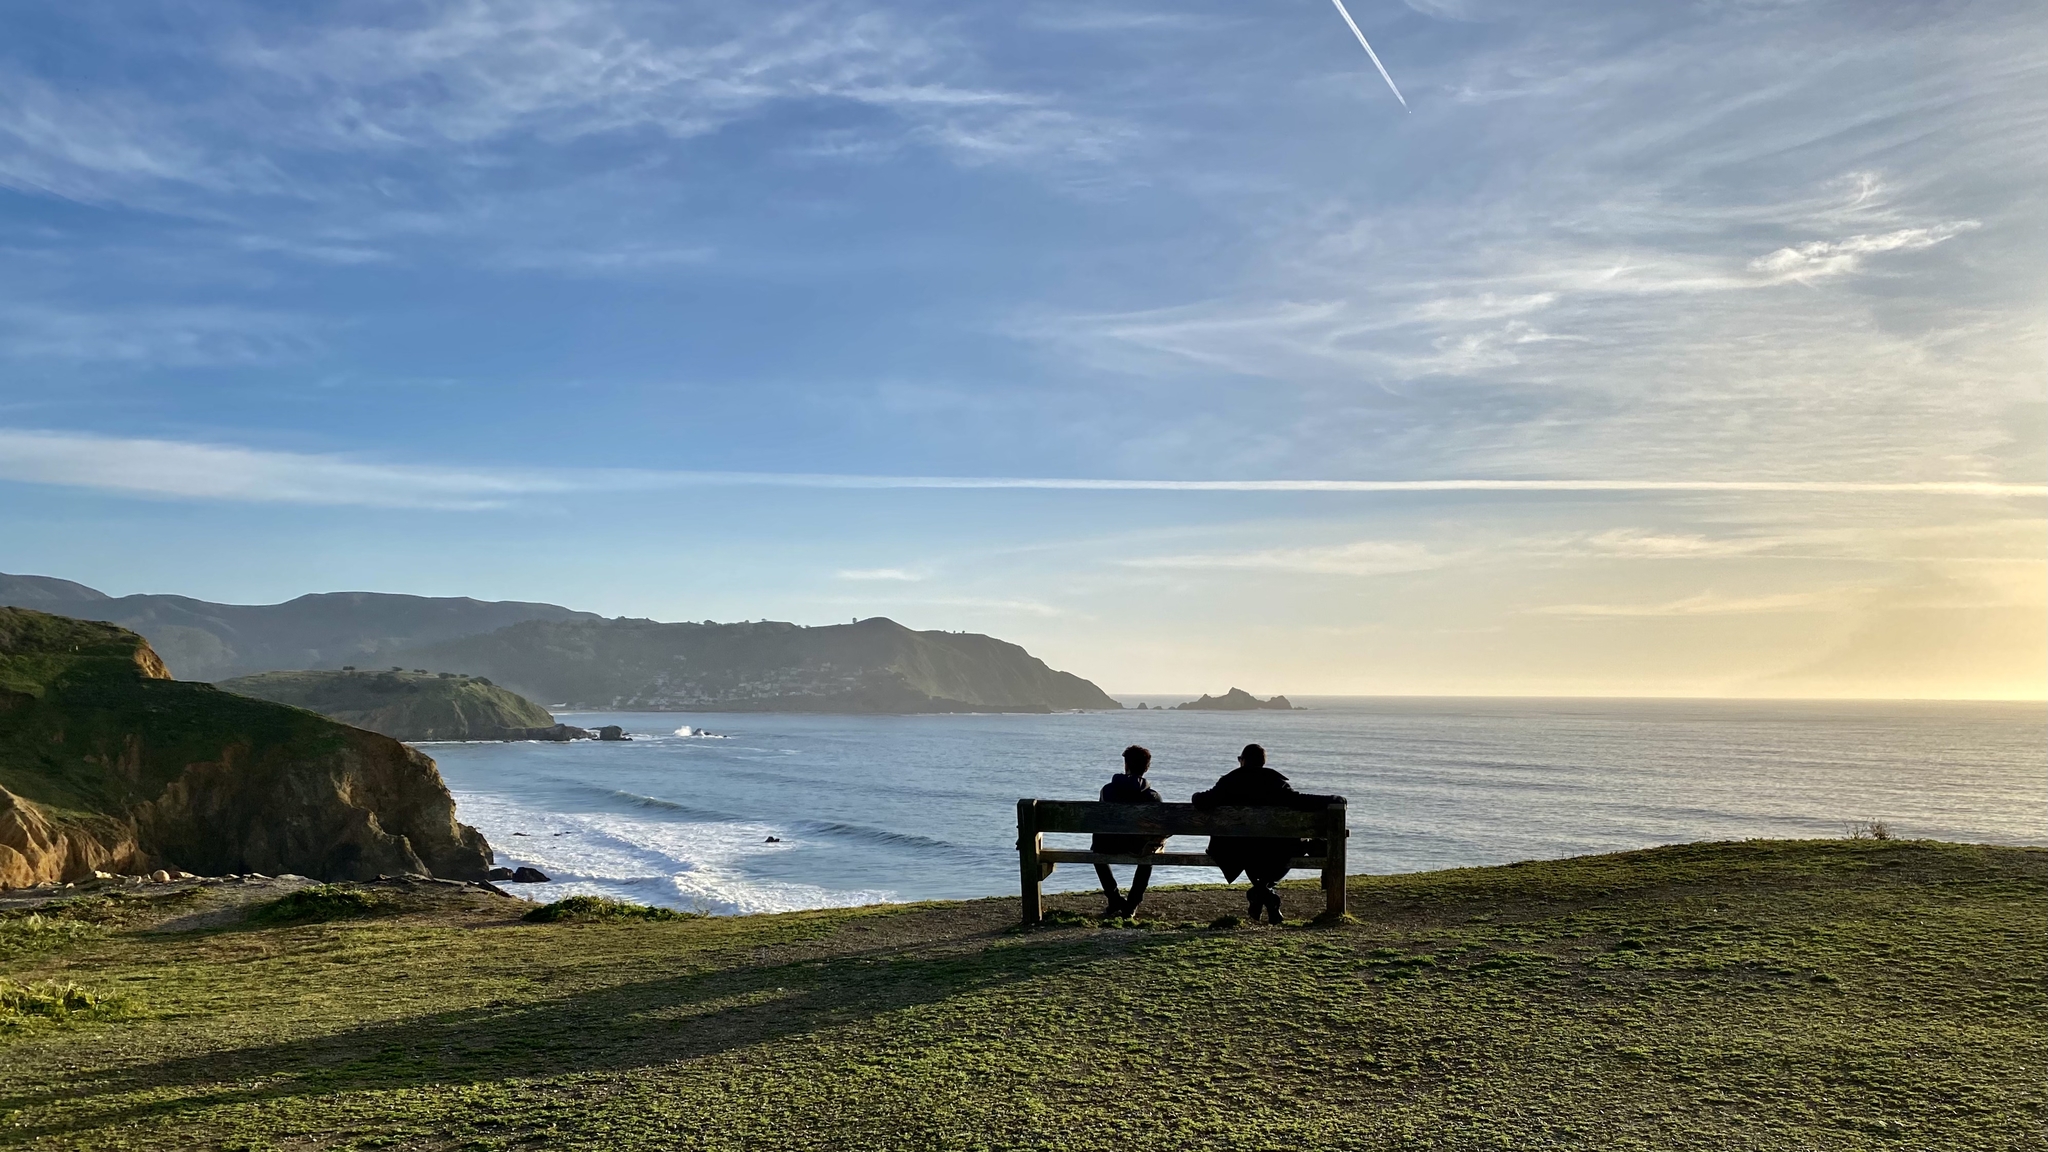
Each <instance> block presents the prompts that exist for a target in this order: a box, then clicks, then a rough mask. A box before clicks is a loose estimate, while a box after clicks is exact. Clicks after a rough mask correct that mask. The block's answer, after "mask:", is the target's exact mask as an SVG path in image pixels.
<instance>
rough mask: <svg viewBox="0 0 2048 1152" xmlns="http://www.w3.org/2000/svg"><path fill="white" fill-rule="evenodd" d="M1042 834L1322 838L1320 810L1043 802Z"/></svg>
mask: <svg viewBox="0 0 2048 1152" xmlns="http://www.w3.org/2000/svg"><path fill="white" fill-rule="evenodd" d="M1036 820H1037V828H1038V830H1039V831H1040V832H1106V833H1112V834H1124V835H1151V836H1304V837H1307V836H1320V835H1321V834H1322V831H1323V829H1324V828H1325V827H1327V826H1328V823H1327V819H1326V816H1325V813H1324V812H1323V811H1321V810H1315V811H1307V812H1301V811H1295V810H1292V809H1287V808H1210V809H1207V810H1204V809H1201V808H1197V807H1195V806H1194V805H1193V804H1110V803H1104V802H1102V801H1098V800H1040V801H1038V802H1037V805H1036Z"/></svg>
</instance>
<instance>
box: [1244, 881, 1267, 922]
mask: <svg viewBox="0 0 2048 1152" xmlns="http://www.w3.org/2000/svg"><path fill="white" fill-rule="evenodd" d="M1244 899H1245V903H1246V904H1247V905H1249V906H1250V908H1251V919H1253V920H1257V919H1258V918H1259V913H1260V912H1261V911H1263V910H1264V909H1265V907H1266V888H1265V885H1263V884H1260V883H1259V882H1258V881H1257V880H1254V881H1252V888H1251V891H1249V892H1247V893H1245V894H1244Z"/></svg>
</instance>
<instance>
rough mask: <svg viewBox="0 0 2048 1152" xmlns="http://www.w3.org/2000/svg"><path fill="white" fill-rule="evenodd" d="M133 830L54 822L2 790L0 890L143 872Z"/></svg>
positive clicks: (99, 823) (107, 824)
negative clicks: (95, 874) (97, 874)
mask: <svg viewBox="0 0 2048 1152" xmlns="http://www.w3.org/2000/svg"><path fill="white" fill-rule="evenodd" d="M143 861H144V857H143V855H142V853H141V852H140V850H139V849H138V848H137V846H136V843H135V834H134V829H133V828H132V827H128V826H124V825H123V824H122V822H120V821H112V820H107V821H78V820H67V821H62V822H57V821H52V820H51V819H50V818H49V817H48V816H46V815H44V814H43V812H42V810H41V809H40V808H39V807H37V806H36V805H35V804H33V803H31V802H30V801H27V800H24V799H22V798H21V797H19V796H16V795H15V794H14V793H12V792H9V791H8V790H7V789H5V788H0V888H26V887H29V886H31V885H34V884H49V883H52V882H61V881H65V880H75V879H77V878H79V877H81V876H90V875H92V874H93V872H94V871H95V870H98V871H104V872H136V871H142V870H143V869H142V864H143Z"/></svg>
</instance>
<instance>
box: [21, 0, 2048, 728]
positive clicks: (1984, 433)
mask: <svg viewBox="0 0 2048 1152" xmlns="http://www.w3.org/2000/svg"><path fill="white" fill-rule="evenodd" d="M1351 7H1352V11H1353V13H1354V15H1355V16H1356V17H1357V19H1358V21H1359V23H1360V25H1361V27H1362V28H1363V29H1364V31H1365V33H1366V34H1367V36H1369V37H1370V38H1371V39H1372V41H1373V43H1374V45H1375V47H1376V48H1377V49H1378V51H1379V53H1380V55H1381V57H1382V59H1383V60H1385V62H1386V64H1387V66H1388V68H1389V69H1390V70H1391V72H1392V74H1393V76H1394V78H1395V79H1396V81H1398V82H1399V83H1400V85H1401V87H1402V90H1403V92H1404V93H1405V95H1406V96H1407V98H1408V102H1409V106H1410V108H1411V109H1412V111H1404V110H1403V109H1402V107H1401V105H1400V104H1398V103H1397V102H1396V101H1395V99H1394V97H1393V95H1392V94H1391V93H1390V92H1389V91H1388V89H1387V87H1386V85H1385V84H1384V83H1383V82H1382V81H1381V80H1380V79H1379V77H1378V75H1377V74H1376V73H1375V72H1374V71H1373V70H1372V66H1371V63H1370V62H1369V61H1368V60H1367V59H1366V58H1365V56H1364V53H1363V52H1361V51H1360V50H1359V47H1358V45H1357V43H1356V42H1355V41H1354V40H1353V39H1351V36H1350V33H1349V32H1348V30H1346V29H1345V28H1344V26H1343V24H1342V21H1341V20H1340V18H1339V17H1338V15H1337V13H1336V11H1335V10H1334V9H1333V8H1332V7H1331V6H1330V5H1329V4H1327V3H1324V2H1322V0H1287V2H1284V3H1282V2H1266V3H1235V4H1223V3H1215V4H1204V3H1170V4H1169V3H1157V4H1123V3H1088V4H1079V3H1076V4H1064V3H1059V4H1056V3H1021V4H1015V5H1006V6H996V5H975V6H960V5H938V4H931V5H921V4H915V3H898V4H862V3H844V4H839V3H825V4H790V5H785V4H759V3H755V4H715V3H702V4H653V3H645V4H639V3H600V2H594V0H574V2H528V3H490V2H468V3H442V4H433V3H428V4H406V5H396V4H369V3H364V4H307V5H291V6H284V7H280V6H275V5H237V4H232V3H210V4H206V5H193V4H149V3H135V2H126V3H121V4H111V3H104V4H95V3H65V4H62V5H58V4H30V5H16V6H13V7H11V8H10V9H9V12H8V14H7V15H6V16H5V17H4V21H5V24H6V32H7V34H6V35H5V36H0V261H4V264H0V267H4V269H5V271H6V275H5V276H4V277H0V531H4V539H5V544H4V545H0V568H4V569H5V570H9V571H16V572H20V571H32V572H43V573H48V574H52V575H60V576H65V577H69V578H73V579H78V580H83V581H85V582H87V583H91V584H94V585H95V586H98V587H102V588H104V589H106V590H108V591H112V592H130V591H176V592H183V593H187V594H191V595H197V596H204V597H209V598H215V599H235V600H274V599H282V598H285V597H288V596H291V595H295V594H297V593H300V592H303V591H310V590H328V589H337V588H375V589H381V590H390V591H412V592H424V593H439V594H471V595H478V596H490V597H518V598H527V599H546V600H554V601H558V602H563V603H569V604H574V605H576V606H579V607H588V608H594V609H597V610H601V611H606V612H613V613H625V614H633V615H648V616H654V617H658V618H666V619H684V618H687V619H697V618H706V617H714V618H721V619H726V618H757V617H763V616H767V617H776V618H792V619H799V620H806V621H824V620H833V619H843V618H846V617H849V616H853V615H869V614H876V613H886V614H889V615H893V616H896V617H897V618H899V619H902V620H904V621H906V622H907V623H911V624H913V625H917V626H924V627H945V628H972V629H975V630H980V631H989V632H994V633H996V634H999V635H1003V636H1006V637H1009V638H1013V639H1017V640H1019V641H1020V642H1023V643H1026V644H1027V645H1028V646H1030V647H1032V648H1033V650H1034V651H1038V652H1040V653H1041V654H1043V655H1045V656H1046V657H1047V658H1048V659H1050V660H1051V661H1052V662H1054V663H1055V664H1057V665H1060V666H1063V667H1068V668H1071V669H1072V670H1074V671H1077V672H1080V673H1082V674H1084V675H1088V676H1090V677H1091V678H1094V679H1096V680H1098V681H1099V682H1101V683H1103V684H1104V685H1105V686H1106V687H1109V688H1111V689H1112V690H1125V691H1177V690H1182V689H1188V690H1194V689H1204V690H1212V691H1214V690H1220V689H1221V688H1222V687H1225V686H1228V684H1227V683H1226V682H1237V681H1240V680H1241V681H1247V683H1246V686H1247V687H1252V688H1258V689H1261V690H1267V691H1290V692H1314V691H1331V692H1336V691H1424V692H1437V691H1443V692H1457V691H1474V692H1482V691H1512V692H1552V691H1556V692H1628V693H1637V692H1641V693H1665V692H1670V693H1705V694H1721V693H1734V694H1879V695H1896V694H1906V695H1926V694H1932V695H1956V694H1960V695H2001V694H2003V695H2009V694H2021V695H2039V694H2040V693H2041V691H2042V690H2043V684H2044V681H2048V668H2044V661H2048V651H2044V650H2043V646H2044V644H2048V641H2044V640H2042V639H2041V635H2042V634H2043V633H2044V632H2048V614H2044V613H2048V609H2044V606H2043V599H2044V595H2048V594H2044V592H2043V590H2042V586H2043V584H2044V579H2043V577H2044V576H2048V573H2044V572H2043V554H2044V549H2043V547H2042V545H2043V544H2044V542H2048V540H2044V530H2043V508H2042V500H2041V496H2040V493H2039V490H2038V489H2039V486H2040V485H2041V484H2042V483H2043V481H2044V479H2048V453H2044V446H2048V435H2044V433H2048V421H2044V419H2043V415H2044V407H2048V405H2044V389H2043V382H2044V350H2048V341H2044V335H2048V333H2044V328H2048V321H2044V316H2048V313H2044V309H2043V305H2044V303H2048V235H2044V228H2043V223H2044V220H2043V212H2042V210H2041V207H2040V189H2041V188H2043V187H2048V145H2044V141H2048V39H2044V37H2043V35H2042V33H2043V31H2044V30H2048V29H2044V28H2043V18H2042V14H2041V12H2040V9H2039V7H2038V5H2032V4H2024V3H2009V4H2000V3H1981V4H1978V3H1959V4H1897V5H1871V4H1865V3H1854V4H1852V3H1828V2H1820V0H1814V2H1806V0H1786V2H1767V0H1753V2H1742V3H1693V4H1687V5H1625V4H1619V3H1565V4H1557V5H1547V6H1543V7H1542V8H1541V9H1537V8H1533V7H1532V6H1528V5H1516V4H1507V3H1493V2H1489V0H1471V2H1462V0H1461V2H1437V0H1411V3H1408V4H1405V5H1404V4H1398V3H1393V2H1391V0H1388V2H1383V3H1367V2H1365V0H1358V2H1355V3H1353V4H1352V6H1351ZM705 474H718V475H716V476H707V475H705ZM806 477H809V478H810V479H806ZM878 477H909V478H997V479H1010V480H1016V479H1024V480H1033V479H1041V480H1072V479H1077V478H1082V479H1098V480H1106V481H1124V480H1139V481H1160V480H1166V481H1218V482H1226V483H1228V482H1239V481H1254V482H1262V481H1278V480H1329V479H1337V480H1397V481H1429V480H1447V479H1515V480H1531V481H1559V480H1563V481H1585V480H1595V481H1653V482H1662V483H1672V482H1695V481H1706V482H1729V481H1737V482H1762V483H1784V484H1788V485H1794V486H1796V485H1799V484H1815V483H1821V484H1837V485H1840V484H1849V485H1855V484H1866V485H1928V486H1931V487H1929V488H1927V489H1925V490H1920V491H1899V490H1895V489H1894V490H1884V491H1878V490H1871V491H1826V492H1816V491H1812V490H1800V489H1798V488H1796V487H1793V488H1791V489H1788V490H1785V491H1738V492H1731V491H1714V490H1706V491H1668V490H1666V491H1649V492H1644V491H1595V492H1585V491H1563V492H1559V491H1541V490H1537V491H1513V492H1498V491H1492V492H1486V491H1482V492H1469V491H1467V492H1395V493H1387V492H1330V491H1279V492H1275V491H1253V492H1238V491H1213V490H1165V491H1131V490H1119V489H1116V488H1113V487H1112V488H1102V489H1086V490H1061V489H1046V488H1028V487H1027V488H1023V489H987V488H965V489H931V488H920V487H904V486H901V485H898V484H892V483H880V484H877V483H876V482H875V478H878ZM764 480H765V481H768V482H762V481H764ZM1951 484H1976V485H1991V486H1994V487H1992V488H1990V489H1978V490H1974V491H1970V492H1956V491H1952V490H1944V489H1941V488H1940V487H1939V486H1941V485H1951ZM1997 485H2008V486H2017V487H2016V488H2011V489H2005V490H2000V489H1998V488H1996V487H1995V486H1997ZM1987 493H1988V494H1987Z"/></svg>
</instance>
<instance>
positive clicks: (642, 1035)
mask: <svg viewBox="0 0 2048 1152" xmlns="http://www.w3.org/2000/svg"><path fill="white" fill-rule="evenodd" d="M2044 896H2048V851H2042V850H2033V849H2009V848H1990V847H1980V846H1967V845H1942V844H1931V843H1901V842H1871V841H1861V842H1846V841H1814V842H1750V843H1743V844H1722V845H1693V846H1686V847H1677V848H1666V849H1657V850H1653V851H1645V852H1633V853H1625V854H1620V855H1612V856H1600V857H1588V858H1582V859H1576V860H1565V861H1555V862H1544V863H1531V864H1521V865H1514V866H1511V867H1503V868H1486V869H1469V870H1461V871H1454V872H1441V873H1431V874H1423V875H1413V876H1392V877H1371V878H1367V877H1359V878H1356V879H1355V880H1354V882H1353V885H1352V901H1353V906H1352V912H1353V915H1354V917H1355V919H1356V922H1355V923H1349V924H1339V925H1333V926H1328V927H1312V926H1306V925H1303V926H1294V925H1289V926H1287V927H1284V928H1279V929H1275V928H1270V927H1253V926H1249V925H1241V926H1237V927H1223V928H1212V927H1210V926H1209V925H1210V924H1211V923H1212V922H1213V921H1216V920H1218V918H1219V917H1221V916H1222V915H1224V914H1227V913H1231V912H1235V911H1237V910H1238V907H1239V904H1240V901H1241V899H1242V897H1241V896H1240V895H1239V893H1238V892H1236V891H1230V890H1222V889H1214V888H1203V889H1169V890H1165V891H1161V892H1159V893H1158V894H1157V896H1156V897H1155V898H1154V899H1153V900H1151V901H1149V902H1148V905H1147V916H1148V919H1146V920H1143V921H1141V922H1140V923H1141V925H1143V928H1142V929H1141V930H1134V929H1131V928H1126V927H1107V928H1105V927H1101V926H1098V925H1097V924H1095V923H1094V922H1093V921H1086V922H1084V923H1079V924H1073V925H1069V926H1064V927H1056V928H1045V929H1041V930H1037V931H1032V932H1023V933H1018V932H1010V931H1007V930H1006V929H1007V928H1008V927H1009V922H1010V921H1011V920H1012V919H1013V918H1014V916H1015V910H1016V903H1015V901H1014V900H990V901H976V902H971V903H966V904H930V905H913V906H908V907H894V908H870V909H840V910H830V911H822V912H805V913H792V914H786V915H778V916H756V917H740V918H700V919H692V920H673V921H639V920H634V921H600V922H564V923H554V924H528V923H522V922H520V921H519V919H518V915H519V913H520V912H522V911H523V910H524V908H523V906H521V905H515V904H511V903H510V902H506V903H505V905H504V907H503V908H502V909H489V908H483V909H471V910H467V911H461V910H457V911H449V912H447V913H445V914H439V915H437V914H432V913H427V912H412V913H408V914H405V915H401V916H396V917H389V918H379V919H375V920H357V921H339V922H333V923H322V924H304V925H298V926H290V927H276V928H263V927H249V926H244V927H237V928H230V929H218V928H217V929H211V930H203V931H196V932H174V933H149V932H145V931H142V930H140V929H139V928H137V927H133V926H131V927H109V928H108V929H107V930H106V932H105V934H103V935H98V936H93V937H91V938H84V939H79V940H77V941H73V942H69V943H66V944H64V945H62V946H61V947H59V948H58V949H57V950H55V951H50V952H43V953H39V954H38V955H37V956H35V957H32V958H30V959H28V960H27V961H26V962H22V961H13V962H0V971H4V972H5V973H6V974H7V976H8V977H9V978H10V979H11V980H12V981H13V982H14V983H15V984H16V985H20V986H27V985H30V984H35V983H37V982H41V981H55V982H57V983H58V984H63V983H67V982H72V983H77V984H80V985H83V986H85V987H88V988H91V989H93V994H94V995H95V996H108V997H123V998H125V1002H127V1003H130V1004H133V1005H135V1006H137V1009H138V1010H140V1011H146V1014H145V1015H138V1016H135V1017H134V1018H132V1019H127V1020H120V1021H94V1020H71V1021H68V1022H66V1023H65V1024H64V1025H63V1026H61V1027H59V1026H50V1027H26V1028H21V1029H16V1030H13V1031H12V1032H10V1033H5V1034H0V1045H4V1048H0V1144H6V1145H10V1146H23V1147H49V1148H57V1147H63V1148H117V1147H118V1148H192V1147H200V1148H226V1147H277V1148H294V1149H296V1148H350V1147H353V1148H371V1147H399V1148H422V1149H424V1148H435V1149H440V1148H458V1147H460V1148H547V1149H555V1148H593V1149H595V1148H692V1149H695V1148H704V1149H766V1148H802V1149H841V1148H864V1149H865V1148H875V1149H929V1148H958V1149H998V1148H1003V1149H1009V1148H1031V1149H1114V1150H1116V1152H1139V1150H1143V1149H1191V1148H1194V1149H1199V1148H1230V1149H1239V1148H1242V1149H1265V1148H1286V1149H1323V1148H1332V1149H1411V1148H1413V1149H1482V1148H1484V1149H1493V1148H1584V1149H1594V1148H1598V1149H1625V1148H1638V1149H1660V1150H1662V1149H1786V1150H1792V1149H1888V1150H1889V1149H1899V1150H1904V1149H1916V1150H1917V1149H1957V1148H1970V1149H2039V1148H2041V1147H2042V1146H2043V1143H2044V1128H2043V1119H2042V1114H2043V1106H2044V1099H2048V1091H2044V1087H2043V1085H2044V1077H2043V1076H2042V1070H2043V1069H2044V1068H2048V990H2044V981H2043V974H2044V970H2048V966H2044V959H2048V955H2044V952H2048V944H2044V942H2048V900H2044ZM1314 898H1315V895H1314V893H1313V891H1312V889H1311V888H1310V887H1308V886H1306V885H1304V886H1299V887H1292V888H1290V889H1289V890H1288V899H1289V902H1290V904H1291V905H1293V906H1294V908H1295V909H1299V910H1302V911H1308V910H1310V909H1309V908H1308V907H1307V906H1308V904H1309V903H1310V902H1311V901H1313V900H1314ZM1092 903H1093V902H1092V901H1085V900H1082V899H1081V898H1079V897H1060V898H1056V899H1055V901H1054V905H1055V906H1056V907H1061V908H1066V909H1068V910H1074V911H1084V912H1085V911H1089V910H1092Z"/></svg>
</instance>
